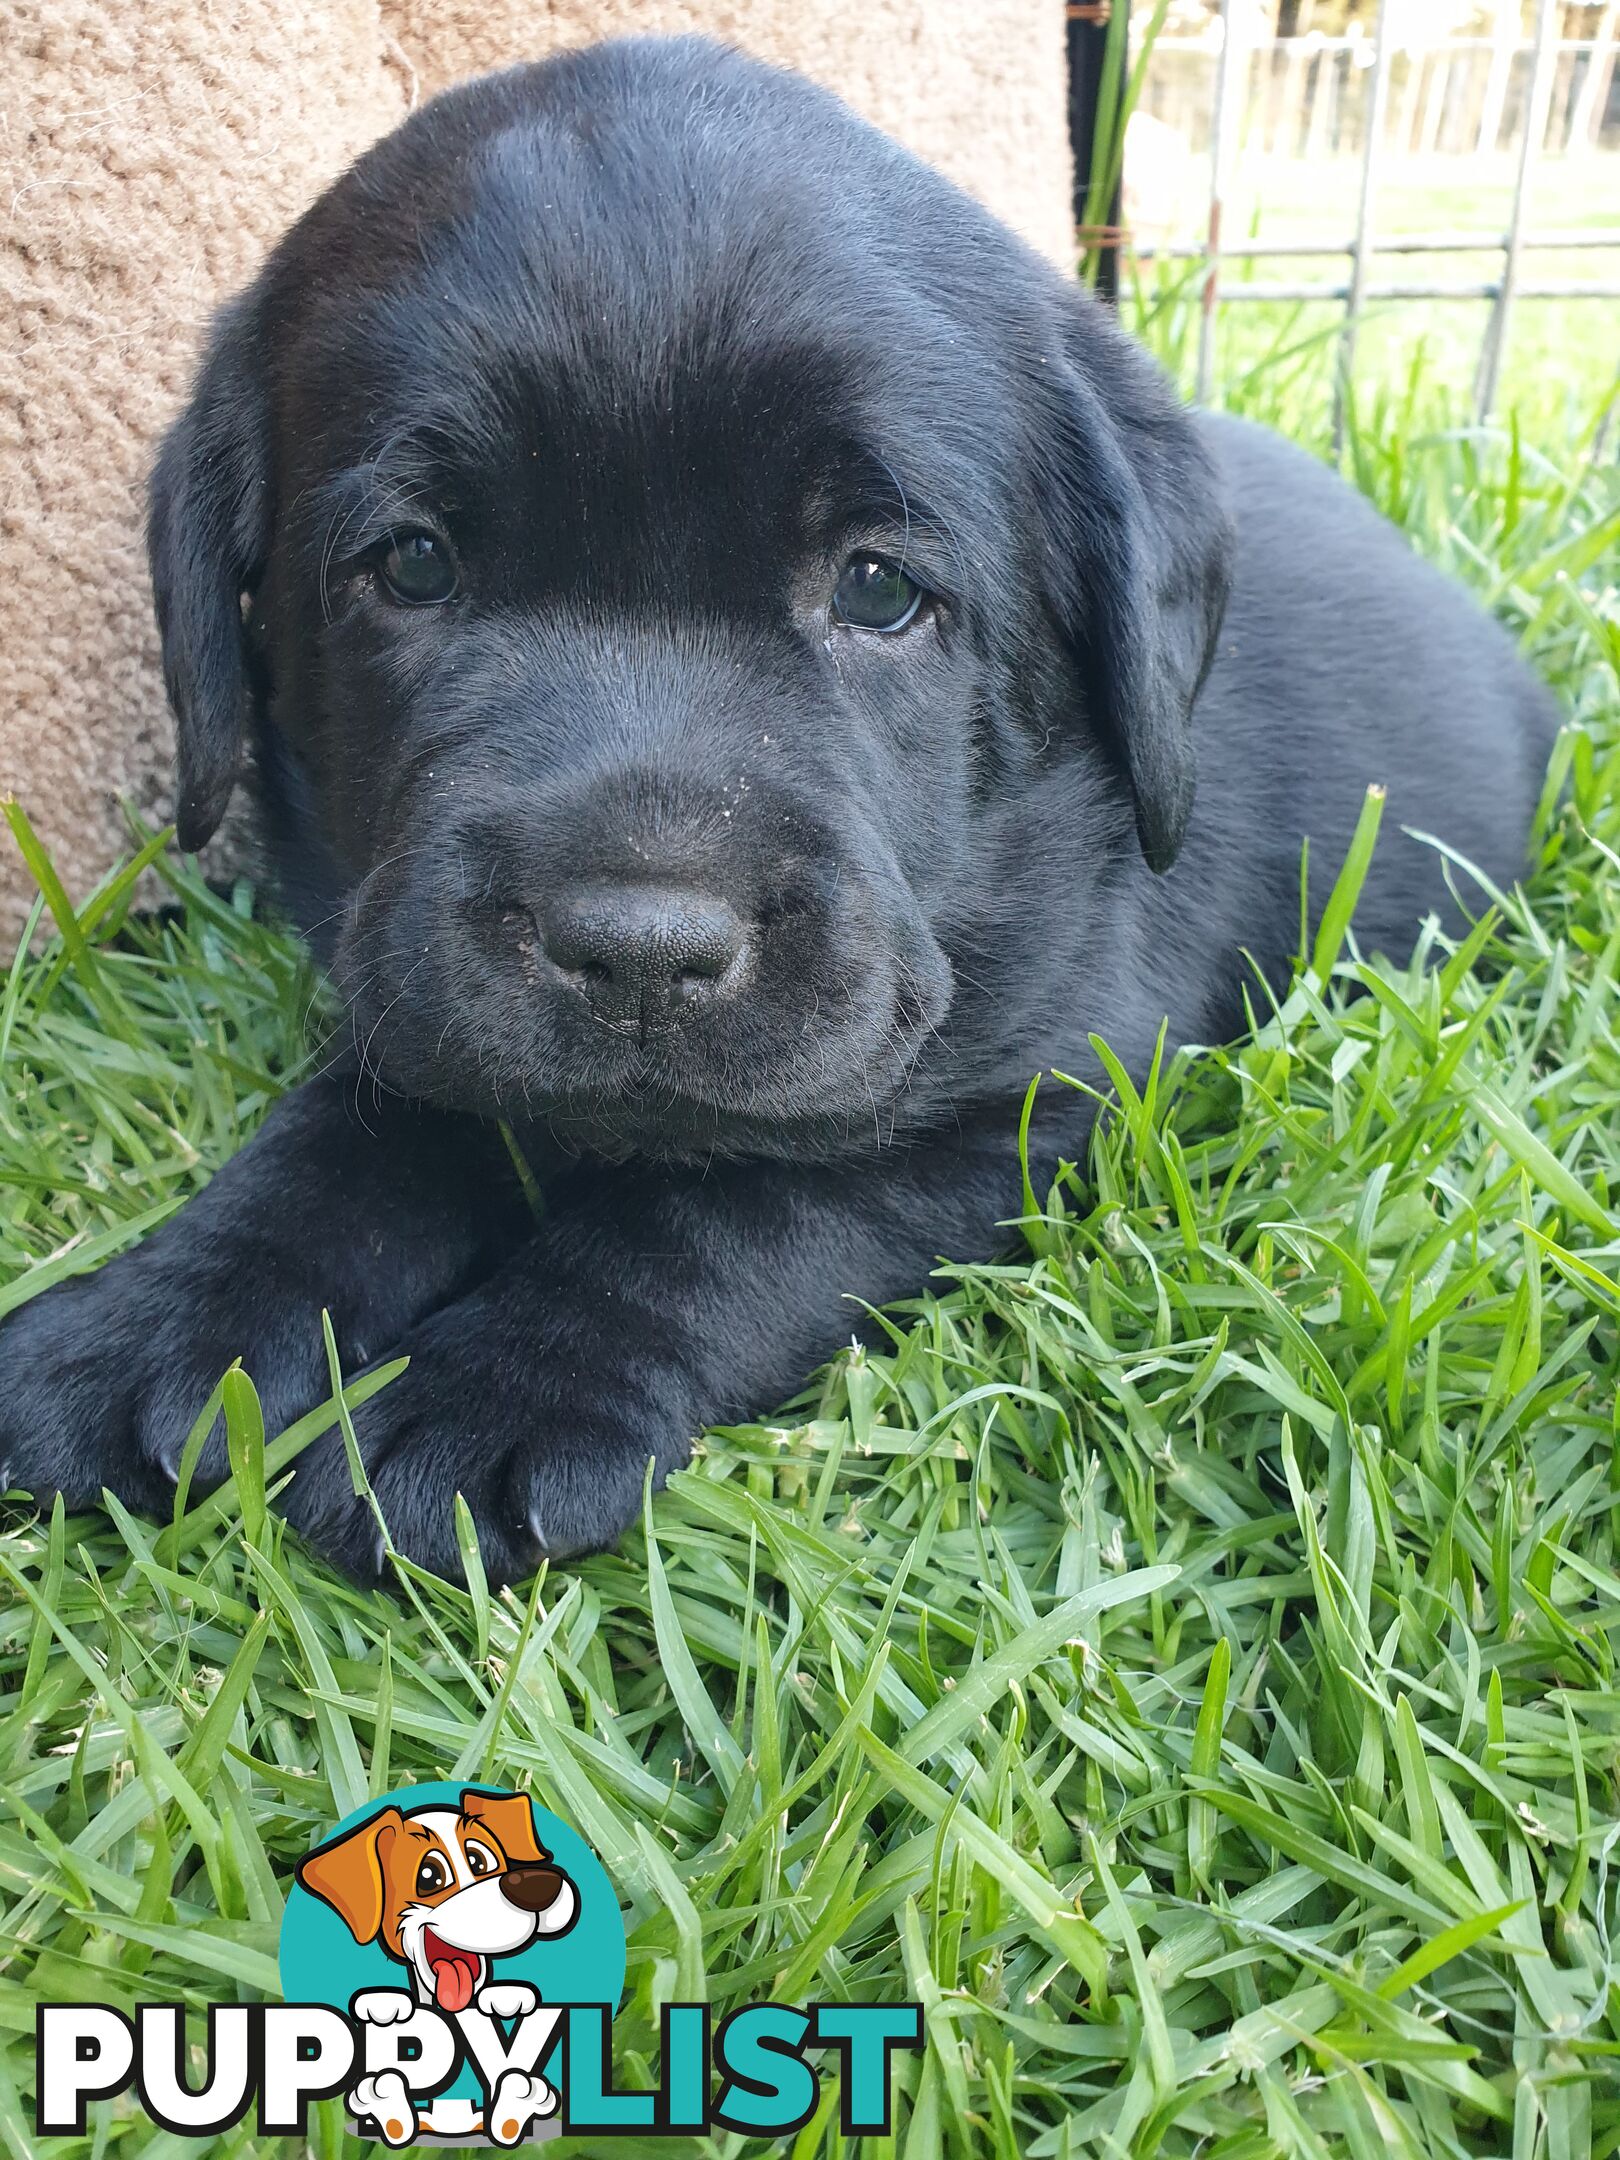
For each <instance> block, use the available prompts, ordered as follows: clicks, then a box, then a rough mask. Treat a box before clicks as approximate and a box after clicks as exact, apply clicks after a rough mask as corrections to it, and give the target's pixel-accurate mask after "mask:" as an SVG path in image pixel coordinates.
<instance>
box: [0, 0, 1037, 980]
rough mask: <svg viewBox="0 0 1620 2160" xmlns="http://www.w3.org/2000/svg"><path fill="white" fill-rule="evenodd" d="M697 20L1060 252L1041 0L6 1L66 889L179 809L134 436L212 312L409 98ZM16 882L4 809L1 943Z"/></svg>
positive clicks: (24, 354) (1, 36) (12, 608)
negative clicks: (811, 81) (862, 120)
mask: <svg viewBox="0 0 1620 2160" xmlns="http://www.w3.org/2000/svg"><path fill="white" fill-rule="evenodd" d="M631 30H638V31H663V30H702V31H706V32H708V33H709V34H711V35H714V36H718V37H722V38H726V39H729V40H731V41H732V42H733V43H736V44H738V45H743V46H746V47H748V48H750V49H752V50H754V51H756V52H759V53H762V54H764V55H766V56H767V57H769V58H772V59H776V60H781V61H785V62H786V63H788V64H789V65H791V66H794V67H798V68H802V69H803V70H804V71H805V72H806V73H808V74H811V75H814V76H817V77H819V78H820V79H821V80H822V81H824V82H826V83H828V84H830V85H831V86H832V87H833V88H834V89H836V90H838V91H839V92H841V94H842V95H843V96H845V97H847V98H848V99H849V100H850V102H851V103H852V104H853V105H855V106H857V107H858V108H859V109H860V110H861V111H862V112H864V113H866V114H867V115H868V116H869V117H870V118H871V119H873V120H875V121H876V122H877V123H878V124H879V125H880V126H882V127H885V128H887V129H888V130H889V131H890V132H891V133H892V134H894V135H897V136H898V137H899V138H900V139H901V140H902V141H903V142H906V143H908V144H909V145H910V146H911V147H912V148H913V149H915V150H916V151H918V152H919V153H920V154H921V155H922V156H924V157H926V158H929V159H930V160H931V161H932V162H933V163H935V164H937V165H939V166H940V167H942V168H943V169H944V170H945V171H946V172H948V173H950V174H951V175H952V177H953V178H955V179H957V180H959V181H960V182H961V183H962V184H963V185H964V186H966V187H968V188H970V189H972V190H973V192H974V193H976V194H977V195H979V196H980V197H981V198H982V199H983V200H984V201H985V202H986V203H988V204H989V205H990V207H991V208H992V209H994V210H996V211H998V212H999V213H1000V214H1001V215H1002V216H1003V217H1005V218H1007V219H1008V221H1009V222H1010V223H1012V224H1013V225H1015V226H1017V227H1018V228H1019V229H1020V230H1021V231H1022V232H1024V233H1025V234H1026V235H1027V236H1028V237H1029V238H1030V239H1031V240H1033V241H1034V242H1035V243H1036V244H1037V245H1038V246H1040V247H1043V248H1045V249H1046V250H1047V251H1048V252H1049V253H1051V254H1052V255H1054V256H1056V257H1059V258H1061V257H1062V256H1063V255H1064V254H1065V253H1066V251H1067V247H1068V228H1069V161H1068V148H1067V141H1066V135H1065V110H1064V76H1063V48H1062V40H1063V28H1062V10H1061V9H1060V8H1058V7H1057V6H1056V5H1055V4H1053V0H929V4H928V5H921V4H919V0H729V4H728V0H0V217H3V220H4V223H3V227H0V354H3V358H0V796H3V795H15V796H16V797H17V798H18V799H19V800H20V801H21V802H22V804H23V805H24V807H25V808H26V810H27V812H28V815H29V817H30V818H31V819H32V820H33V822H34V824H35V826H36V827H37V829H38V830H39V832H40V833H41V835H42V836H43V838H44V839H45V841H46V842H47V844H48V845H49V847H50V848H51V851H52V853H53V855H54V857H55V860H56V863H57V866H58V868H59V869H60V871H61V872H62V875H63V878H64V881H65V882H66V884H67V886H68V890H69V892H70V893H71V894H72V895H73V896H74V897H75V898H76V899H82V898H83V897H84V896H85V895H86V894H87V893H88V892H89V891H90V890H91V888H92V887H93V886H94V884H95V883H96V881H97V880H98V879H99V878H100V877H101V876H103V875H104V874H105V872H106V871H107V869H108V868H109V867H110V866H111V865H112V863H113V862H114V861H115V859H116V858H117V856H118V855H119V853H120V852H121V851H122V849H123V848H124V845H125V827H124V824H123V820H122V817H121V815H120V813H119V810H118V807H117V805H118V800H119V797H120V796H126V797H128V798H129V799H130V800H132V801H133V802H134V803H135V804H137V805H138V806H139V807H140V809H141V810H142V811H143V812H144V813H145V814H146V815H147V816H148V817H153V818H156V817H165V816H167V814H168V789H169V759H170V736H169V722H168V717H167V714H166V712H165V709H164V703H163V695H162V689H161V686H160V684H159V681H158V674H157V643H156V637H155V634H154V631H153V628H152V616H151V598H150V593H149V590H148V586H147V579H146V567H145V555H144V546H143V533H142V523H143V487H144V480H145V473H146V467H147V463H148V460H149V457H150V455H151V448H152V444H153V442H154V439H155V437H156V435H157V434H158V432H159V431H160V430H161V429H162V427H163V426H164V424H165V423H166V421H167V420H168V418H169V417H170V415H171V414H172V413H173V411H174V410H175V407H176V405H177V404H178V402H179V401H180V399H181V397H182V396H183V394H184V391H185V387H186V381H187V375H188V370H189V368H190V365H191V362H192V358H193V356H194V354H195V352H196V349H197V342H198V338H199V335H200V332H201V329H202V326H203V324H204V323H205V322H206V320H207V317H208V314H209V312H210V310H211V309H212V307H213V306H214V304H215V303H216V302H217V301H218V300H220V299H221V298H223V297H224V296H225V295H226V294H227V293H229V292H231V291H233V290H234V289H235V288H237V287H238V286H240V285H241V284H242V283H244V282H245V280H246V279H247V278H248V277H249V276H250V275H251V274H252V271H253V269H254V267H255V265H256V264H257V262H258V260H259V258H260V256H261V255H262V254H263V252H264V250H265V248H266V247H267V246H268V245H269V244H270V243H271V242H272V241H273V240H274V239H275V237H276V235H277V234H278V233H279V232H280V231H281V230H282V228H283V227H284V226H285V225H286V224H287V223H288V222H289V221H290V220H291V218H293V217H294V216H295V215H296V214H297V212H298V211H299V210H301V209H302V208H303V206H304V205H305V203H306V202H308V201H309V200H310V198H311V197H312V196H313V195H314V194H316V193H317V192H318V191H319V190H320V188H321V187H322V186H324V185H325V183H326V182H327V181H328V180H330V179H331V178H332V176H333V175H334V174H335V173H337V172H338V171H340V170H341V168H342V167H343V166H344V165H345V164H346V163H347V162H348V161H349V160H350V159H351V158H352V157H354V155H355V154H356V153H357V152H358V151H359V150H360V149H362V148H363V147H364V146H365V144H366V143H367V142H369V141H371V140H372V139H373V138H374V137H375V136H377V135H378V134H381V133H382V132H384V131H385V130H386V129H387V128H389V127H390V126H392V125H393V124H394V123H395V122H396V121H397V120H398V119H399V118H401V117H402V115H403V114H404V112H405V111H406V110H407V109H408V107H409V105H410V104H411V103H412V102H413V101H414V100H415V99H416V98H418V97H425V96H427V95H429V94H430V93H431V92H432V91H434V90H437V89H440V88H442V87H443V86H444V85H445V84H446V83H449V82H452V81H454V80H456V79H457V78H459V77H461V76H464V75H469V74H474V73H477V72H479V71H480V70H482V69H484V68H489V67H499V66H503V65H505V64H506V63H507V62H509V61H512V60H519V59H528V58H534V57H538V56H540V55H543V54H544V53H546V52H549V51H552V50H555V49H556V48H557V47H558V46H562V45H573V44H583V43H586V42H588V41H589V40H591V39H593V38H599V37H605V36H613V35H618V34H622V33H624V32H627V31H631ZM32 896H33V886H32V882H31V880H30V879H29V878H28V876H27V873H26V872H25V871H24V870H23V868H22V866H21V863H20V861H19V860H18V858H17V857H16V855H15V852H14V850H13V849H12V846H11V842H10V836H9V834H6V833H5V832H4V830H3V828H0V934H4V935H5V936H6V937H7V938H8V939H9V937H10V936H11V935H13V934H14V932H15V927H16V926H17V925H18V924H19V923H20V922H21V920H22V917H23V913H24V910H25V908H26V906H27V903H28V901H29V900H30V899H31V898H32Z"/></svg>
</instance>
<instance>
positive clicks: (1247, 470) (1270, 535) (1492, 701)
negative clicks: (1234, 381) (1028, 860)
mask: <svg viewBox="0 0 1620 2160" xmlns="http://www.w3.org/2000/svg"><path fill="white" fill-rule="evenodd" d="M1199 424H1200V425H1201V426H1202V427H1203V428H1204V430H1205V431H1206V435H1207V440H1208V441H1209V444H1210V446H1211V448H1212V449H1213V450H1214V452H1215V454H1216V457H1217V459H1218V461H1219V464H1220V467H1221V470H1222V473H1223V476H1224V478H1225V481H1226V486H1227V489H1228V494H1229V500H1230V504H1231V509H1232V514H1233V522H1234V526H1235V531H1236V557H1235V565H1234V576H1233V581H1232V591H1231V598H1230V601H1229V604H1228V607H1227V612H1226V616H1225V620H1224V622H1223V625H1222V629H1221V634H1220V640H1219V644H1218V647H1217V651H1216V656H1215V660H1214V663H1213V665H1212V666H1211V669H1210V673H1209V677H1208V679H1207V681H1206V683H1205V686H1204V689H1203V691H1202V693H1201V695H1200V697H1199V700H1198V704H1197V707H1196V709H1195V715H1194V733H1195V736H1196V740H1197V744H1198V761H1199V775H1198V794H1197V801H1196V806H1195V809H1194V813H1193V821H1192V828H1191V831H1190V832H1189V835H1188V845H1187V850H1186V854H1185V856H1184V857H1183V859H1182V861H1181V862H1180V863H1178V864H1177V866H1176V869H1175V871H1174V872H1173V873H1172V875H1171V877H1170V878H1169V879H1168V880H1166V881H1165V884H1166V886H1167V887H1181V888H1182V889H1183V890H1184V891H1185V890H1187V889H1195V890H1199V891H1201V892H1203V893H1206V894H1209V895H1211V896H1212V898H1213V901H1214V907H1213V909H1212V916H1213V917H1214V918H1215V919H1219V918H1220V917H1223V916H1226V915H1228V911H1229V910H1230V922H1229V927H1230V929H1231V930H1232V932H1233V933H1234V934H1239V933H1238V924H1239V921H1240V919H1241V920H1242V921H1243V922H1244V924H1245V925H1253V924H1255V923H1258V922H1262V921H1264V922H1272V923H1286V922H1288V921H1289V920H1290V904H1292V907H1293V911H1294V916H1295V918H1296V919H1297V892H1298V869H1299V855H1300V843H1301V840H1302V838H1303V837H1304V836H1305V835H1307V834H1308V835H1309V837H1310V854H1311V888H1312V891H1311V899H1312V905H1313V910H1314V909H1318V908H1320V906H1321V904H1322V901H1323V900H1324V899H1325V897H1326V894H1327V891H1328V890H1329V889H1330V887H1331V885H1332V881H1333V879H1334V878H1335V876H1336V875H1337V873H1338V869H1339V866H1340V864H1341V862H1342V861H1343V857H1344V853H1345V849H1346V847H1347V846H1348V844H1349V840H1350V835H1351V833H1352V831H1353V829H1354V826H1355V822H1356V818H1357V815H1358V813H1359V811H1360V808H1361V804H1362V800H1363V798H1364V796H1365V793H1366V790H1367V788H1368V786H1369V785H1371V784H1373V783H1375V782H1376V783H1380V784H1382V785H1385V786H1387V787H1388V789H1389V799H1388V803H1387V805H1386V809H1385V814H1384V823H1383V830H1382V836H1381V838H1380V842H1379V846H1378V850H1377V853H1376V855H1375V858H1374V863H1373V868H1372V871H1371V873H1370V875H1369V877H1368V880H1367V883H1366V885H1365V887H1364V890H1363V898H1362V904H1361V907H1360V910H1359V911H1358V914H1357V917H1356V932H1357V936H1358V938H1359V939H1360V941H1361V943H1362V945H1363V947H1364V948H1365V949H1368V950H1372V949H1376V948H1382V949H1384V950H1387V951H1388V952H1390V953H1391V954H1392V955H1404V954H1405V953H1406V952H1407V951H1408V950H1409V949H1410V947H1411V945H1412V943H1413V940H1414V937H1415V935H1416V932H1417V929H1418V926H1419V923H1420V922H1421V920H1422V919H1423V917H1424V916H1425V915H1427V914H1429V913H1430V912H1434V911H1438V912H1439V913H1441V914H1442V915H1443V916H1445V917H1447V918H1448V919H1449V920H1451V921H1452V923H1453V926H1455V918H1456V910H1455V907H1454V904H1453V903H1452V902H1451V900H1450V897H1449V894H1448V891H1447V886H1446V878H1445V859H1444V857H1442V856H1441V855H1440V853H1439V852H1438V851H1437V850H1436V849H1435V848H1433V847H1432V846H1428V845H1426V844H1423V843H1421V842H1419V841H1416V840H1413V839H1411V838H1409V837H1408V836H1407V834H1406V833H1405V832H1403V831H1402V829H1401V828H1403V827H1405V828H1411V829H1412V830H1414V831H1417V832H1422V833H1429V834H1433V835H1434V836H1435V837H1436V838H1438V839H1440V840H1443V841H1445V842H1446V843H1447V845H1448V846H1450V847H1452V848H1455V849H1456V850H1457V851H1458V852H1459V853H1461V854H1462V855H1463V856H1465V857H1466V858H1467V859H1468V861H1470V862H1471V863H1473V864H1474V865H1475V866H1476V867H1477V868H1478V869H1479V870H1481V871H1482V872H1483V873H1484V874H1485V875H1486V876H1487V877H1488V878H1490V879H1491V880H1492V881H1493V882H1494V883H1496V884H1499V885H1502V886H1510V885H1511V884H1512V883H1513V881H1514V880H1515V879H1516V878H1518V877H1519V876H1520V875H1521V874H1522V873H1523V871H1524V869H1525V867H1526V863H1527V853H1526V842H1527V835H1528V832H1529V827H1530V822H1531V819H1532V816H1533V814H1534V811H1535V806H1536V803H1537V800H1538V798H1539V795H1540V790H1541V785H1542V779H1543V775H1544V773H1545V769H1546V763H1547V757H1548V753H1549V751H1550V749H1551V747H1552V741H1553V737H1554V735H1555V734H1556V732H1557V727H1558V714H1557V710H1556V708H1555V706H1554V703H1553V700H1552V698H1551V696H1550V694H1549V693H1548V691H1547V690H1546V689H1545V687H1544V686H1543V685H1542V684H1540V683H1538V682H1537V681H1536V679H1535V678H1534V676H1533V675H1532V674H1531V673H1530V671H1529V669H1528V668H1527V667H1526V666H1525V664H1524V662H1523V660H1522V659H1521V658H1520V657H1519V654H1518V652H1517V650H1516V649H1515V647H1514V644H1513V641H1512V639H1511V637H1510V636H1509V635H1508V633H1507V632H1506V631H1505V630H1504V629H1503V628H1502V627H1501V626H1500V625H1499V624H1497V623H1495V622H1493V621H1492V620H1491V619H1490V618H1489V617H1488V616H1487V615H1486V614H1485V612H1484V611H1483V609H1481V608H1480V607H1479V606H1478V605H1477V604H1476V602H1475V601H1474V600H1473V599H1472V598H1471V597H1470V595H1469V594H1467V593H1466V592H1465V591H1464V590H1463V589H1462V588H1461V587H1460V586H1459V585H1458V584H1456V583H1455V582H1454V580H1452V579H1451V578H1449V577H1447V576H1445V575H1444V574H1443V573H1442V572H1440V571H1438V570H1436V569H1435V568H1434V567H1433V566H1432V565H1430V564H1428V563H1425V562H1424V561H1422V560H1421V559H1420V558H1419V557H1418V556H1417V555H1415V554H1414V553H1413V552H1412V549H1411V548H1410V546H1409V545H1408V543H1407V541H1406V540H1405V538H1404V536H1403V535H1402V534H1401V533H1400V532H1399V531H1398V530H1397V529H1396V528H1395V527H1394V526H1393V525H1391V524H1389V523H1388V521H1387V520H1386V519H1384V518H1383V517H1381V516H1380V515H1379V513H1378V512H1377V511H1376V510H1375V509H1374V508H1373V507H1372V505H1371V504H1370V503H1368V502H1367V501H1366V500H1365V499H1364V498H1363V497H1362V496H1361V495H1359V494H1358V493H1357V492H1356V491H1355V490H1354V489H1353V488H1351V487H1350V486H1348V485H1347V484H1346V483H1345V482H1344V481H1343V480H1341V479H1340V478H1339V477H1338V475H1337V474H1335V473H1333V472H1332V471H1330V470H1329V469H1328V468H1327V467H1326V466H1325V465H1323V464H1322V463H1320V462H1319V460H1317V459H1316V458H1314V457H1312V456H1310V455H1309V454H1308V453H1307V452H1305V451H1303V450H1300V449H1298V448H1297V447H1296V446H1295V445H1293V444H1291V443H1288V442H1286V441H1284V440H1283V439H1282V438H1281V437H1280V436H1278V435H1274V434H1273V433H1271V432H1270V430H1268V429H1266V428H1262V427H1257V426H1255V425H1253V424H1252V423H1249V422H1245V421H1241V420H1235V419H1232V418H1230V417H1227V416H1204V417H1202V418H1201V420H1200V423H1199ZM1257 883H1258V884H1259V885H1260V886H1261V887H1262V888H1263V891H1262V892H1260V893H1257V892H1256V885H1257ZM1458 883H1459V887H1460V889H1462V890H1463V891H1464V892H1465V894H1466V893H1467V888H1468V883H1469V881H1468V880H1467V879H1466V877H1464V876H1460V875H1459V878H1458ZM1166 897H1167V898H1168V897H1169V894H1168V892H1167V894H1166ZM1257 901H1260V902H1262V903H1269V904H1262V905H1257V904H1256V903H1257ZM1480 904H1481V905H1483V895H1481V896H1480ZM1227 927H1228V925H1227V924H1225V923H1223V924H1222V929H1223V930H1225V929H1226V928H1227ZM1256 957H1257V958H1262V959H1263V960H1264V961H1265V962H1266V963H1267V964H1268V971H1271V970H1275V969H1278V968H1280V969H1282V970H1283V971H1285V970H1286V963H1287V958H1288V955H1287V952H1286V950H1279V951H1276V952H1271V953H1265V954H1257V955H1256Z"/></svg>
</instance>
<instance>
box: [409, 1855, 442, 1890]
mask: <svg viewBox="0 0 1620 2160" xmlns="http://www.w3.org/2000/svg"><path fill="white" fill-rule="evenodd" d="M449 1887H450V1870H449V1868H448V1867H447V1866H446V1864H445V1860H444V1855H443V1854H442V1853H436V1852H434V1853H429V1854H428V1856H427V1858H426V1859H425V1860H424V1861H423V1862H422V1865H421V1866H420V1867H419V1868H418V1869H417V1871H416V1894H417V1896H418V1897H434V1896H436V1895H437V1894H438V1892H439V1891H441V1890H447V1889H448V1888H449Z"/></svg>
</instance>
